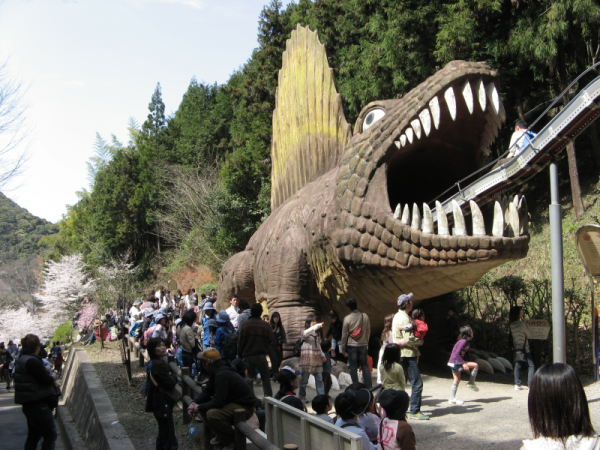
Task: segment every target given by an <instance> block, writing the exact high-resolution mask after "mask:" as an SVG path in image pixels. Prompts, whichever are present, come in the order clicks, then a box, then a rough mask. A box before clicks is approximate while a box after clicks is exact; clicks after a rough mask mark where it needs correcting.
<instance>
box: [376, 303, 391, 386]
mask: <svg viewBox="0 0 600 450" xmlns="http://www.w3.org/2000/svg"><path fill="white" fill-rule="evenodd" d="M393 320H394V314H388V315H387V316H385V317H384V318H383V331H382V332H381V348H380V349H379V361H378V362H377V384H382V383H381V364H382V361H383V352H384V350H385V347H386V345H388V344H393V343H394V333H392V321H393Z"/></svg>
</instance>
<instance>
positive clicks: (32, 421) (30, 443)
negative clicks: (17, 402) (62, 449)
mask: <svg viewBox="0 0 600 450" xmlns="http://www.w3.org/2000/svg"><path fill="white" fill-rule="evenodd" d="M23 414H25V417H26V418H27V440H26V441H25V450H35V449H36V448H37V444H38V442H39V440H40V439H42V438H43V439H44V441H43V442H42V450H54V446H55V444H56V437H57V436H58V434H57V432H56V424H55V423H54V417H52V409H50V408H49V407H48V405H45V404H40V403H38V404H35V405H23Z"/></svg>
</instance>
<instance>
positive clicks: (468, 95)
mask: <svg viewBox="0 0 600 450" xmlns="http://www.w3.org/2000/svg"><path fill="white" fill-rule="evenodd" d="M461 91H462V95H463V98H464V99H465V103H466V104H467V108H468V109H469V114H473V107H474V106H475V105H474V104H473V90H472V89H471V83H469V80H467V81H465V83H464V84H463V86H462V89H461Z"/></svg>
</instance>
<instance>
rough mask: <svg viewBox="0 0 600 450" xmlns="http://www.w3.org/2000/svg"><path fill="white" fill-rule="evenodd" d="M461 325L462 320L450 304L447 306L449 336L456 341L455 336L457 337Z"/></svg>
mask: <svg viewBox="0 0 600 450" xmlns="http://www.w3.org/2000/svg"><path fill="white" fill-rule="evenodd" d="M462 326H463V323H462V320H460V317H458V314H456V309H454V306H451V307H450V308H448V328H449V329H450V336H451V338H452V340H453V341H456V338H458V335H459V333H460V329H461V327H462Z"/></svg>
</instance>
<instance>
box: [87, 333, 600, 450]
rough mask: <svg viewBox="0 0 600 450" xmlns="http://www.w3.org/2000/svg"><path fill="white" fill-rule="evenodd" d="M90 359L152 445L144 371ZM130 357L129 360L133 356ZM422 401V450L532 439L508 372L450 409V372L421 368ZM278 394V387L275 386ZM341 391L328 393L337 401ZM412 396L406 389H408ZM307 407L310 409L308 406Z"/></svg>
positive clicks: (178, 423) (127, 419)
mask: <svg viewBox="0 0 600 450" xmlns="http://www.w3.org/2000/svg"><path fill="white" fill-rule="evenodd" d="M84 348H85V349H86V350H87V351H88V354H89V355H90V358H91V359H92V361H93V363H94V366H95V368H96V371H97V372H98V375H99V376H100V379H101V380H102V383H103V384H104V388H105V389H106V391H107V392H108V395H109V396H110V400H111V402H112V403H113V406H114V408H115V410H116V412H117V415H118V417H119V421H120V422H121V424H122V425H123V427H124V428H125V430H126V431H127V434H128V435H129V438H130V439H131V441H132V442H133V444H134V445H135V447H136V449H138V450H142V449H147V448H152V447H153V446H154V442H155V438H156V433H157V427H156V422H155V420H154V417H153V416H152V414H151V413H145V412H144V407H145V399H142V398H141V397H140V390H141V387H142V384H143V381H144V376H145V372H144V371H143V369H141V368H139V367H137V361H135V360H134V361H132V373H133V382H132V386H131V387H130V386H129V385H128V383H127V378H126V375H125V368H124V367H123V365H122V364H121V357H120V353H119V349H118V347H117V343H115V342H113V343H110V342H109V343H106V349H105V350H103V351H100V346H99V345H98V344H97V343H96V344H94V345H92V346H88V347H84ZM132 358H133V355H132ZM421 369H422V376H423V383H424V387H423V398H422V411H423V412H425V413H428V414H430V415H431V420H428V421H417V420H410V419H409V423H410V424H411V425H412V427H413V429H414V431H415V434H416V436H417V447H418V448H419V449H420V450H434V449H441V448H444V449H461V450H470V449H473V450H475V449H480V448H486V449H498V450H500V449H501V450H513V449H514V450H518V449H520V448H521V445H522V440H523V439H530V438H531V431H530V428H529V421H528V420H529V419H528V415H527V391H515V390H514V385H513V377H512V373H510V374H506V375H502V374H496V375H488V374H480V376H479V377H478V380H477V384H478V386H479V388H480V391H479V392H473V391H471V390H469V389H467V388H466V382H465V381H463V382H461V384H460V386H459V388H458V393H457V398H459V399H461V400H463V401H464V402H465V403H464V405H462V406H455V405H450V404H448V397H449V393H450V387H451V385H452V381H451V376H450V371H448V373H446V372H445V371H440V370H436V369H431V368H428V367H426V366H425V367H422V368H421ZM584 384H587V386H586V387H585V390H586V394H587V397H588V403H589V407H590V413H591V416H592V423H593V424H594V427H595V428H596V430H597V431H598V432H600V383H594V384H589V383H588V382H584ZM273 388H274V390H277V387H276V386H273ZM339 392H341V391H333V390H332V391H331V392H330V395H331V396H332V397H335V396H336V395H337V394H338V393H339ZM408 392H409V393H410V388H409V389H408ZM255 393H256V395H257V396H262V388H261V386H255ZM315 395H316V392H315V391H314V390H312V389H310V388H308V389H307V397H308V398H309V399H312V398H313V397H314V396H315ZM308 406H310V404H309V405H308ZM174 412H175V414H174V415H175V428H176V430H177V438H178V440H179V448H180V449H181V450H188V449H190V450H191V449H194V448H197V447H195V445H194V443H193V442H192V440H191V438H190V437H189V436H188V428H189V427H188V426H187V425H183V422H182V412H181V411H180V410H178V409H176V410H175V411H174Z"/></svg>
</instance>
